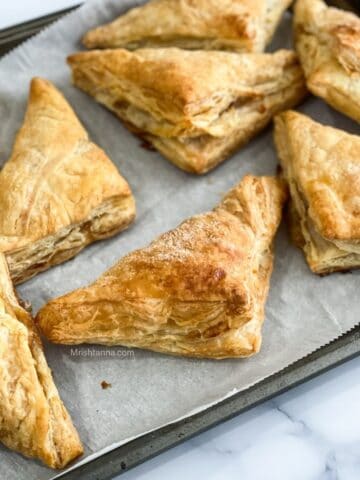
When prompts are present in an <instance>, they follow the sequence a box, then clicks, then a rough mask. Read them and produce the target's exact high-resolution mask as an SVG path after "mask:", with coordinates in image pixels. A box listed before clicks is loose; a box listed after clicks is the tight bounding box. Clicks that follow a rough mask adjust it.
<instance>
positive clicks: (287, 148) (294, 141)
mask: <svg viewBox="0 0 360 480" xmlns="http://www.w3.org/2000/svg"><path fill="white" fill-rule="evenodd" d="M275 143H276V147H277V151H278V155H279V159H280V162H281V165H282V168H283V172H284V177H285V178H286V180H287V182H288V184H289V189H290V194H291V206H290V220H291V231H292V236H293V239H294V241H295V243H296V244H297V245H299V246H300V247H301V248H303V250H304V252H305V256H306V259H307V261H308V263H309V266H310V268H311V269H312V270H313V271H314V272H315V273H319V274H326V273H331V272H335V271H342V270H349V269H351V268H358V267H359V266H360V181H359V178H360V137H359V136H357V135H350V134H349V133H347V132H344V131H342V130H339V129H336V128H333V127H328V126H325V125H321V124H320V123H317V122H315V121H313V120H312V119H310V118H309V117H307V116H305V115H302V114H300V113H297V112H293V111H289V112H284V113H281V114H280V115H278V116H277V117H276V118H275Z"/></svg>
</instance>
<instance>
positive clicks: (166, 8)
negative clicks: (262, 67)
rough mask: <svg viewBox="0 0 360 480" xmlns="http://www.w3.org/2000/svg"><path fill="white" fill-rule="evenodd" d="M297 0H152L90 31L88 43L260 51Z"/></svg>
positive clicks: (94, 46) (87, 44) (130, 46)
mask: <svg viewBox="0 0 360 480" xmlns="http://www.w3.org/2000/svg"><path fill="white" fill-rule="evenodd" d="M290 3H291V0H222V2H218V1H216V0H197V1H196V2H194V1H193V0H152V1H150V2H148V3H146V4H145V5H143V6H140V7H137V8H133V9H131V10H129V11H128V12H127V13H125V14H124V15H122V16H120V17H119V18H117V19H115V20H114V21H113V22H111V23H109V24H106V25H102V26H100V27H97V28H95V29H93V30H90V31H89V32H87V33H86V35H85V36H84V38H83V43H84V45H85V46H86V47H88V48H127V49H136V48H142V47H147V48H158V47H161V48H164V47H178V48H183V49H184V48H185V49H191V50H235V51H242V52H260V51H263V50H264V49H265V46H266V44H268V43H269V42H270V40H271V38H272V36H273V33H274V31H275V29H276V27H277V25H278V23H279V21H280V18H281V16H282V14H283V12H284V10H285V9H286V8H287V7H288V6H289V5H290Z"/></svg>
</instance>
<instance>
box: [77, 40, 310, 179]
mask: <svg viewBox="0 0 360 480" xmlns="http://www.w3.org/2000/svg"><path fill="white" fill-rule="evenodd" d="M68 61H69V64H70V66H71V68H72V71H73V82H74V84H75V85H76V86H78V87H79V88H81V89H82V90H84V91H85V92H87V93H88V94H89V95H92V96H93V97H95V99H96V100H97V101H98V102H100V103H102V104H104V105H106V106H107V107H108V108H109V109H110V110H112V111H113V112H115V114H116V115H117V116H118V117H120V118H121V119H122V120H123V121H124V122H125V124H126V125H127V126H128V127H129V128H130V129H131V130H133V131H135V132H137V133H139V134H140V135H141V136H142V137H145V138H146V139H147V140H148V141H149V142H151V143H152V144H153V145H154V146H155V147H156V148H157V149H158V150H159V151H160V152H161V153H163V154H164V155H165V156H166V157H167V158H168V159H169V160H170V161H171V162H173V163H175V165H177V166H178V167H180V168H182V169H184V170H187V171H189V172H194V173H204V172H206V171H208V170H210V169H211V168H213V167H214V166H216V165H217V164H218V163H220V162H221V161H223V160H224V159H225V158H226V157H227V156H228V155H229V154H231V153H232V152H233V151H234V150H236V149H237V148H238V147H240V146H242V145H244V144H245V143H246V142H248V141H249V140H250V139H251V138H252V137H253V136H254V135H256V134H257V133H258V132H259V131H260V130H262V129H263V128H264V127H265V126H266V125H267V124H268V123H269V122H270V120H271V118H272V117H273V115H274V114H275V113H277V112H279V111H282V110H284V109H287V108H290V106H294V105H296V104H297V103H299V102H300V101H301V100H302V99H303V98H304V96H305V94H306V87H305V80H304V77H303V73H302V69H301V67H300V65H299V63H298V60H297V57H296V55H295V53H294V52H291V51H287V50H280V51H278V52H276V53H274V54H270V53H269V54H261V53H259V54H237V53H227V52H201V51H197V52H189V51H186V50H179V49H176V48H167V49H144V50H137V51H136V52H129V51H127V50H122V49H118V50H103V51H100V50H97V51H92V52H82V53H77V54H74V55H72V56H70V57H69V59H68Z"/></svg>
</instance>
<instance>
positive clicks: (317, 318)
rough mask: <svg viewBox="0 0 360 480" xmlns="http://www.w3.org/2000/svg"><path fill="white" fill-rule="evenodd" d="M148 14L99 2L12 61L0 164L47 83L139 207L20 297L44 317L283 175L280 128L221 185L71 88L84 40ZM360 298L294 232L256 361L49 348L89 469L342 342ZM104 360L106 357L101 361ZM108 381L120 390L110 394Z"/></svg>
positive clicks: (284, 28) (284, 42) (31, 470)
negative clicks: (173, 233)
mask: <svg viewBox="0 0 360 480" xmlns="http://www.w3.org/2000/svg"><path fill="white" fill-rule="evenodd" d="M136 3H141V2H134V1H131V0H122V1H121V0H115V1H114V0H105V1H104V0H97V1H93V2H89V3H87V4H86V5H85V6H83V7H82V8H80V9H79V10H77V11H75V12H74V13H71V14H69V15H68V16H66V17H65V18H63V19H62V20H60V21H59V22H57V23H56V24H54V25H53V26H51V27H50V28H48V29H46V30H45V31H43V32H42V33H41V34H40V35H38V36H37V37H35V38H33V39H31V40H29V41H28V42H26V43H25V44H24V45H23V46H20V47H19V48H17V49H16V50H14V51H13V52H11V53H10V54H8V55H7V56H6V57H5V58H4V59H2V60H1V61H0V72H1V74H0V118H1V122H0V165H2V164H3V163H4V162H5V161H6V159H7V158H8V156H9V155H10V152H11V147H12V143H13V140H14V135H15V133H16V131H17V129H18V128H19V127H20V125H21V122H22V119H23V115H24V110H25V106H26V100H27V94H28V86H29V81H30V79H31V77H33V76H43V77H45V78H48V79H49V80H51V81H53V82H54V83H55V84H56V85H57V86H58V87H59V88H60V89H61V90H62V91H63V93H64V94H65V96H66V97H67V99H68V100H69V101H70V103H71V104H72V106H73V107H74V109H75V110H76V112H77V114H78V116H79V117H80V119H81V120H82V122H83V124H84V125H85V127H86V128H87V129H88V131H89V133H90V135H91V137H92V138H93V140H94V141H95V142H97V143H98V144H99V145H100V146H101V147H102V148H104V149H105V150H106V152H107V153H108V154H109V156H110V157H111V158H112V159H113V161H114V162H115V163H116V165H117V166H118V167H119V169H120V170H121V172H122V174H123V175H124V176H125V178H126V179H127V180H128V181H129V183H130V185H131V187H132V189H133V192H134V195H135V197H136V200H137V211H138V214H137V219H136V223H135V224H134V225H133V226H132V227H131V228H130V229H129V230H128V231H126V232H124V233H121V234H120V235H118V236H116V237H115V238H113V239H110V240H108V241H103V242H99V243H97V244H94V245H92V246H91V247H89V248H87V249H86V250H85V251H84V252H83V253H81V254H80V255H78V256H77V257H76V258H75V259H74V260H72V261H70V262H68V263H66V264H64V265H62V266H59V267H56V268H53V269H51V270H49V271H48V272H46V273H44V274H41V275H38V277H36V278H35V279H33V280H31V281H29V282H27V283H25V284H24V285H22V286H21V287H20V288H19V292H20V295H21V296H22V297H23V298H25V299H27V300H30V301H31V302H32V304H33V307H34V311H35V312H36V311H37V310H38V309H39V307H40V306H41V305H43V304H44V303H45V302H47V301H48V300H49V299H51V298H53V297H55V296H58V295H61V294H63V293H65V292H67V291H70V290H72V289H74V288H77V287H80V286H83V285H86V284H87V283H89V282H90V281H92V280H94V279H95V278H96V277H97V276H98V275H99V274H101V273H102V272H103V271H104V270H105V269H107V268H108V267H110V266H111V265H112V264H113V263H115V261H116V260H117V259H118V258H120V257H121V256H123V255H124V254H125V253H127V252H129V251H131V250H133V249H135V248H139V247H142V246H145V245H146V244H147V243H149V242H150V241H151V240H152V239H153V238H154V237H156V236H157V235H158V234H160V233H162V232H164V231H166V230H168V229H170V228H173V227H175V226H176V225H177V224H178V223H180V222H181V221H182V220H183V219H185V218H186V217H188V216H191V215H193V214H195V213H199V212H203V211H207V210H209V209H211V208H213V207H214V206H215V205H216V203H217V202H218V201H219V200H220V198H221V197H222V195H223V194H224V193H225V192H226V191H227V190H228V189H229V188H231V187H232V186H233V185H234V184H236V183H237V182H238V181H239V180H240V179H241V178H242V176H243V175H244V174H246V173H254V174H269V173H270V174H271V173H274V172H275V169H276V164H277V160H276V155H275V151H274V147H273V142H272V135H271V131H270V129H269V130H267V131H266V132H265V133H264V134H262V135H260V136H259V137H258V138H257V139H255V140H254V141H252V142H251V143H250V144H249V145H248V146H247V147H246V148H244V149H242V150H241V151H240V152H239V153H238V154H237V155H235V156H234V157H233V158H231V159H229V160H228V161H227V162H225V163H224V164H223V165H221V166H220V167H219V168H217V169H216V170H214V171H213V172H211V173H210V174H208V175H206V176H203V177H195V176H191V175H189V174H186V173H184V172H182V171H180V170H179V169H177V168H176V167H174V166H172V165H171V164H170V163H169V162H168V161H166V160H165V159H164V158H162V157H161V156H160V155H159V154H157V153H152V152H149V151H147V150H144V149H143V148H141V146H140V142H139V140H138V139H137V138H135V137H133V136H132V135H131V134H130V133H129V132H128V131H127V130H126V129H125V128H123V127H122V125H121V123H120V122H119V121H118V120H117V119H116V118H115V117H114V116H113V115H112V114H111V113H110V112H108V111H107V110H105V109H104V108H102V107H101V106H100V105H98V104H96V103H95V102H94V101H93V100H92V99H90V98H88V97H87V96H86V95H85V94H83V93H82V92H81V91H79V90H77V89H76V88H74V87H73V86H72V85H71V84H70V72H69V69H68V67H67V65H66V63H65V58H66V56H67V55H68V54H70V53H72V52H74V51H77V50H79V49H81V45H80V37H81V35H82V34H83V33H84V32H86V31H87V30H88V29H89V28H91V27H93V26H95V25H98V24H100V23H103V22H105V21H109V20H110V19H112V18H114V17H115V16H116V15H118V14H120V13H121V12H123V11H125V10H127V9H128V8H129V7H130V6H133V5H135V4H136ZM290 38H291V31H290V18H289V17H285V19H284V21H283V23H282V25H281V27H280V28H279V30H278V34H277V38H276V39H275V41H274V42H273V45H272V49H275V48H279V47H280V46H281V47H286V46H289V45H290V40H289V39H290ZM301 110H303V111H305V112H306V113H308V114H309V115H311V116H312V117H313V118H315V119H317V120H320V121H322V122H323V123H327V124H332V125H335V126H337V127H340V128H343V129H345V130H348V131H349V132H353V133H358V132H359V128H358V126H357V125H356V124H355V123H353V122H351V121H350V120H349V119H347V118H345V117H343V116H341V115H340V114H337V113H336V112H334V111H333V110H332V109H330V108H329V107H327V106H326V105H325V104H324V103H323V102H321V101H320V100H317V99H313V98H312V99H309V100H307V101H306V103H305V104H304V105H303V106H302V107H301ZM359 289H360V276H359V274H358V273H356V272H354V273H352V274H347V275H342V274H334V275H331V276H328V277H325V278H319V277H317V276H315V275H313V274H311V272H310V270H309V268H308V267H307V265H306V263H305V261H304V258H303V255H302V253H301V252H300V251H298V250H297V249H296V248H295V247H293V246H292V245H291V244H290V242H289V239H288V236H287V232H286V228H285V227H284V226H282V227H281V229H280V232H279V234H278V236H277V241H276V262H275V269H274V273H273V276H272V280H271V291H270V296H269V300H268V303H267V309H266V322H265V326H264V331H263V334H264V336H263V346H262V350H261V352H260V353H259V354H258V355H257V356H256V357H253V358H250V359H246V360H241V359H240V360H225V361H221V362H216V361H207V360H203V361H202V360H192V359H184V358H174V357H167V356H165V355H160V354H155V353H151V352H147V351H141V350H134V351H133V353H131V352H130V353H124V352H125V349H120V348H118V349H117V348H115V347H114V348H113V349H103V348H100V347H91V352H93V354H88V355H74V354H72V353H71V348H70V347H62V346H53V345H49V344H46V345H45V348H46V354H47V358H48V361H49V364H50V366H51V367H52V369H53V372H54V377H55V381H56V383H57V385H58V388H59V391H60V394H61V396H62V398H63V400H64V402H65V404H66V406H67V408H68V409H69V411H70V413H71V415H72V418H73V419H74V422H75V424H76V426H77V428H78V430H79V433H80V436H81V438H82V440H83V442H84V445H85V455H84V457H83V458H82V459H81V460H80V461H87V460H88V459H89V458H93V457H94V456H97V455H99V454H100V453H101V452H104V451H109V450H110V449H112V448H115V447H116V446H118V445H120V444H123V443H126V442H127V441H129V439H133V438H135V437H137V436H139V435H141V434H144V433H145V432H149V431H151V430H153V429H156V428H158V427H160V426H163V425H166V424H168V423H171V422H174V421H176V420H177V419H180V418H183V417H186V416H189V415H191V414H192V413H194V412H198V411H201V410H203V409H205V408H206V407H208V406H210V405H212V404H215V403H217V402H219V401H220V400H221V399H224V398H225V397H227V396H230V395H232V394H234V393H236V392H239V391H241V390H243V389H246V388H248V387H249V386H250V385H253V384H254V383H256V382H258V381H260V380H262V379H264V378H265V377H267V376H269V375H271V374H273V373H275V372H277V371H279V370H281V369H283V368H284V367H285V366H287V365H289V364H291V363H293V362H295V361H296V360H298V359H300V358H302V357H304V356H305V355H308V354H309V353H311V352H313V351H314V350H316V349H317V348H319V347H320V346H322V345H324V344H326V343H328V342H330V341H331V340H333V339H335V338H337V337H338V336H340V335H342V334H343V333H345V332H346V331H348V330H349V329H351V328H352V327H354V326H355V325H356V324H357V323H358V321H359V313H360V309H359V301H358V298H359V293H358V292H359ZM80 349H82V350H87V347H80ZM95 351H96V352H100V351H102V353H103V354H102V355H101V356H99V355H95V353H94V352H95ZM109 351H111V352H113V353H112V354H111V355H113V356H110V355H109V354H108V352H109ZM104 352H105V353H104ZM117 352H118V353H117ZM102 380H106V381H107V382H109V383H111V384H112V387H111V388H108V389H106V390H103V389H102V388H101V386H100V383H101V381H102ZM0 458H1V462H0V478H6V479H7V480H15V479H16V480H22V479H29V478H37V479H41V480H45V479H50V478H53V477H54V476H55V473H54V472H51V471H50V470H48V469H47V468H45V467H43V466H41V465H40V464H38V463H37V462H34V461H30V460H26V459H24V458H23V457H21V456H20V455H18V454H16V453H13V452H9V451H8V450H6V449H5V448H3V447H0Z"/></svg>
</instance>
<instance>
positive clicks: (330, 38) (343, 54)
mask: <svg viewBox="0 0 360 480" xmlns="http://www.w3.org/2000/svg"><path fill="white" fill-rule="evenodd" d="M294 27H295V44H296V50H297V52H298V54H299V57H300V60H301V63H302V66H303V68H304V71H305V76H306V80H307V86H308V88H309V90H310V91H311V92H312V93H313V94H314V95H317V96H319V97H321V98H323V99H324V100H325V101H326V102H327V103H328V104H329V105H331V106H332V107H333V108H335V109H336V110H339V111H340V112H342V113H344V114H345V115H348V116H349V117H351V118H353V119H354V120H356V121H358V122H360V18H359V17H358V16H357V15H355V14H352V13H350V12H345V11H343V10H338V9H336V8H332V7H327V5H326V4H325V2H323V1H322V0H298V1H297V2H296V6H295V20H294Z"/></svg>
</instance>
